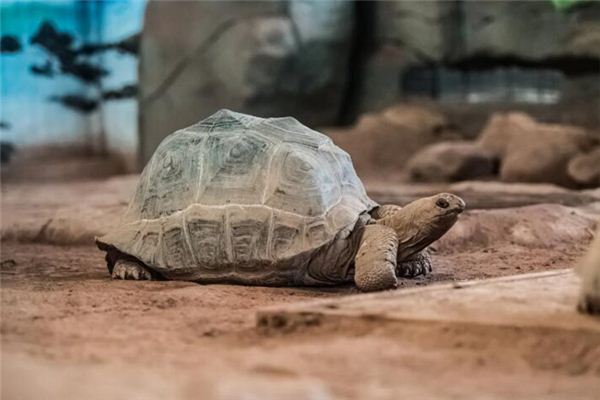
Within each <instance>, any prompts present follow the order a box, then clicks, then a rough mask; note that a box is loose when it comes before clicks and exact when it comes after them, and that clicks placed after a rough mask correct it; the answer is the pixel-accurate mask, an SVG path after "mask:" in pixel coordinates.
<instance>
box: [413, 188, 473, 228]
mask: <svg viewBox="0 0 600 400" xmlns="http://www.w3.org/2000/svg"><path fill="white" fill-rule="evenodd" d="M465 206H466V204H465V201H464V200H463V199H461V198H460V197H458V196H456V195H454V194H451V193H438V194H436V195H434V196H431V197H424V198H422V199H418V200H415V201H413V202H412V203H410V204H408V205H407V206H406V207H404V208H403V209H402V210H403V211H406V212H407V213H408V214H409V215H410V217H411V219H412V220H413V221H414V222H416V223H418V224H420V225H421V226H423V227H426V229H425V230H426V231H428V232H430V233H431V234H432V235H433V236H434V237H435V239H433V240H437V239H439V238H440V237H442V235H443V234H444V233H446V232H447V231H448V229H450V228H452V225H454V223H455V222H456V221H457V219H458V215H459V214H460V213H462V212H463V211H464V210H465Z"/></svg>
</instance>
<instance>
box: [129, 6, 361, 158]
mask: <svg viewBox="0 0 600 400" xmlns="http://www.w3.org/2000/svg"><path fill="white" fill-rule="evenodd" d="M352 31H353V4H352V3H350V2H337V1H290V2H286V1H272V2H212V1H206V2H164V1H156V2H149V3H148V7H147V10H146V21H145V26H144V32H143V39H142V46H141V54H142V56H141V62H140V87H141V94H140V130H141V147H142V159H143V160H142V161H143V162H144V163H145V162H146V161H147V160H148V158H149V157H150V156H151V155H152V153H153V151H154V149H155V148H156V147H157V146H158V144H159V143H160V141H161V140H162V138H164V137H165V136H166V135H168V134H169V133H171V132H173V131H175V130H176V129H179V128H183V127H185V126H188V125H190V124H193V123H195V122H197V121H198V120H200V119H202V118H204V117H206V116H208V115H210V114H212V113H213V112H214V111H216V110H218V109H220V108H231V109H235V110H236V111H241V112H246V113H250V114H254V115H258V116H284V115H294V116H295V117H297V118H298V119H299V120H301V121H302V122H303V123H306V124H309V125H323V124H332V123H335V122H336V121H337V118H338V116H339V112H340V107H341V104H342V99H343V96H344V89H345V87H346V83H347V82H346V81H347V74H346V71H347V64H348V56H349V52H350V46H351V35H352Z"/></svg>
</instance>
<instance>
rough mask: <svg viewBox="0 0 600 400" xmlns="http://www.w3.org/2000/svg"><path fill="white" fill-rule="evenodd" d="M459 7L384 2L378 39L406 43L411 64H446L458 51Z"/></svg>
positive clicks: (380, 6) (380, 4) (438, 3)
mask: <svg viewBox="0 0 600 400" xmlns="http://www.w3.org/2000/svg"><path fill="white" fill-rule="evenodd" d="M458 15H459V6H458V3H457V2H453V1H380V2H378V4H377V26H376V29H377V36H378V39H379V40H380V41H383V42H384V43H396V44H402V47H403V50H404V55H403V57H404V58H408V59H409V60H411V61H421V62H425V61H443V60H445V59H447V58H448V57H449V56H450V55H451V53H452V52H453V51H455V50H456V44H457V43H456V42H457V39H458V38H459V32H460V19H459V18H457V17H458Z"/></svg>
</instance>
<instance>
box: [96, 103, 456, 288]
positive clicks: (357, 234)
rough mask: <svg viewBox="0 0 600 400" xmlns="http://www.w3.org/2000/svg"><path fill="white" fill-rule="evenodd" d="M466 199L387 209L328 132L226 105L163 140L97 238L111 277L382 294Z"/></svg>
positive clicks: (415, 269)
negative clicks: (119, 213)
mask: <svg viewBox="0 0 600 400" xmlns="http://www.w3.org/2000/svg"><path fill="white" fill-rule="evenodd" d="M464 207H465V203H464V202H463V200H462V199H460V198H459V197H457V196H455V195H452V194H449V193H441V194H438V195H435V196H432V197H427V198H422V199H419V200H416V201H414V202H412V203H410V204H408V205H407V206H405V207H400V206H396V205H383V206H380V205H378V204H377V203H376V202H374V201H373V200H371V199H370V198H369V197H368V196H367V194H366V191H365V188H364V187H363V185H362V183H361V181H360V180H359V178H358V176H357V175H356V172H355V171H354V168H353V165H352V161H351V159H350V156H349V155H348V154H347V153H346V152H345V151H343V150H342V149H340V148H339V147H337V146H336V145H335V144H334V143H333V142H332V140H331V139H330V138H329V137H327V136H326V135H324V134H321V133H319V132H316V131H314V130H312V129H309V128H307V127H306V126H304V125H302V124H301V123H300V122H298V121H297V120H296V119H294V118H291V117H285V118H259V117H254V116H250V115H245V114H241V113H236V112H233V111H229V110H220V111H218V112H216V113H215V114H213V115H211V116H210V117H208V118H206V119H204V120H202V121H200V122H199V123H197V124H195V125H192V126H190V127H188V128H185V129H182V130H179V131H176V132H175V133H173V134H171V135H169V136H167V137H166V138H165V139H164V140H163V141H162V142H161V144H160V145H159V147H158V148H157V150H156V151H155V153H154V154H153V156H152V158H151V159H150V161H149V162H148V164H147V165H146V167H145V168H144V171H143V172H142V174H141V177H140V179H139V183H138V186H137V190H136V192H135V194H134V196H133V199H132V200H131V202H130V204H129V207H128V209H127V211H126V213H125V216H124V218H123V219H122V221H121V223H120V225H119V226H116V227H114V229H112V230H111V231H110V232H108V233H107V234H106V235H104V236H102V237H100V238H96V243H97V245H98V247H99V248H100V249H101V250H103V251H105V252H106V261H107V264H108V269H109V272H110V273H111V274H112V276H113V278H120V279H172V280H186V281H196V282H200V283H238V284H247V285H265V286H295V285H311V286H312V285H315V286H318V285H334V284H340V283H344V282H351V281H352V280H354V282H355V283H356V285H357V287H358V288H359V289H360V290H363V291H373V290H384V289H391V288H394V287H396V286H397V284H398V277H412V276H417V275H420V274H426V273H427V272H428V271H431V261H430V258H429V256H428V254H427V253H426V252H424V251H423V250H424V249H425V248H426V247H427V246H429V245H430V244H431V243H432V242H434V241H435V240H437V239H439V238H440V237H441V236H442V235H443V234H444V233H445V232H446V231H447V230H448V229H450V227H452V225H453V224H454V223H455V222H456V220H457V218H458V214H460V213H461V212H462V211H463V209H464Z"/></svg>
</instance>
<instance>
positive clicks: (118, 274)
mask: <svg viewBox="0 0 600 400" xmlns="http://www.w3.org/2000/svg"><path fill="white" fill-rule="evenodd" d="M112 277H113V279H131V280H136V281H141V280H148V281H150V280H152V274H151V273H150V271H148V270H147V269H146V267H144V266H142V265H141V264H139V263H137V262H135V261H129V260H118V261H117V262H116V263H115V266H114V267H113V271H112Z"/></svg>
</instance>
